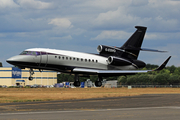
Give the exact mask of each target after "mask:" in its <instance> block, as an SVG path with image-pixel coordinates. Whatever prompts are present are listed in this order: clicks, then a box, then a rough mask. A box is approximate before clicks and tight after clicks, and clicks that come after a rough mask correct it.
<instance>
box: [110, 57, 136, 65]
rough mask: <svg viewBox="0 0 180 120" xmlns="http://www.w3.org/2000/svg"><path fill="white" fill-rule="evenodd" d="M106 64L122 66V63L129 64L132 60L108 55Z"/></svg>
mask: <svg viewBox="0 0 180 120" xmlns="http://www.w3.org/2000/svg"><path fill="white" fill-rule="evenodd" d="M108 64H109V65H116V66H124V65H131V64H132V62H131V61H129V60H126V59H123V58H119V57H114V56H109V57H108Z"/></svg>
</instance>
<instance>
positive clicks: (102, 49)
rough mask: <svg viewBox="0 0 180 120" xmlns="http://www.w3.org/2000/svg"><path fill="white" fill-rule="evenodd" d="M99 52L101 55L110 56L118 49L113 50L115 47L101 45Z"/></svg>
mask: <svg viewBox="0 0 180 120" xmlns="http://www.w3.org/2000/svg"><path fill="white" fill-rule="evenodd" d="M97 51H98V52H99V53H108V54H111V53H115V52H116V49H115V48H113V47H109V46H105V45H99V46H98V47H97Z"/></svg>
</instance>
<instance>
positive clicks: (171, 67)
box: [167, 65, 176, 73]
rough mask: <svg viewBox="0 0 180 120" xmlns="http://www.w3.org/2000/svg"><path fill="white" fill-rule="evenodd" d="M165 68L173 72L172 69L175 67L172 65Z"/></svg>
mask: <svg viewBox="0 0 180 120" xmlns="http://www.w3.org/2000/svg"><path fill="white" fill-rule="evenodd" d="M167 69H168V70H169V71H170V72H171V73H174V70H175V69H176V67H175V66H174V65H172V66H170V67H167Z"/></svg>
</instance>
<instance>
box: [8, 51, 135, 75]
mask: <svg viewBox="0 0 180 120" xmlns="http://www.w3.org/2000/svg"><path fill="white" fill-rule="evenodd" d="M25 51H26V53H25V54H20V55H17V56H14V57H12V58H9V59H8V60H7V62H9V63H11V61H12V63H11V64H13V63H14V65H16V66H19V67H24V68H36V69H50V70H55V71H60V72H72V69H73V68H88V69H100V70H133V69H136V68H135V67H134V66H133V65H127V66H113V65H109V64H108V62H107V57H104V56H100V55H96V54H89V53H82V52H74V51H66V50H56V49H45V48H32V49H26V50H25Z"/></svg>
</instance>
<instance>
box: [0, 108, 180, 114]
mask: <svg viewBox="0 0 180 120" xmlns="http://www.w3.org/2000/svg"><path fill="white" fill-rule="evenodd" d="M150 109H180V106H164V107H141V108H120V109H98V110H95V109H90V110H88V109H86V110H71V111H44V112H18V113H0V116H6V115H28V114H52V113H77V112H104V111H130V110H150Z"/></svg>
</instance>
